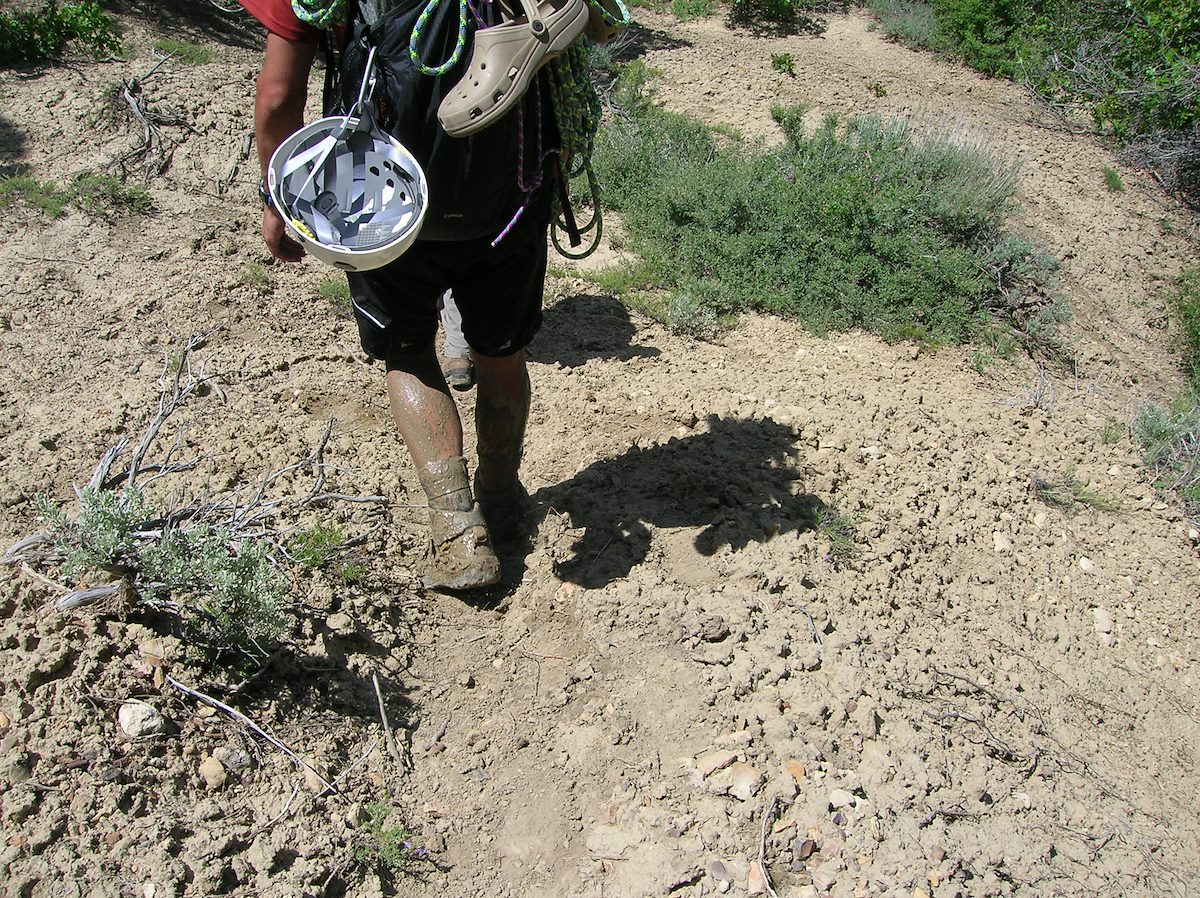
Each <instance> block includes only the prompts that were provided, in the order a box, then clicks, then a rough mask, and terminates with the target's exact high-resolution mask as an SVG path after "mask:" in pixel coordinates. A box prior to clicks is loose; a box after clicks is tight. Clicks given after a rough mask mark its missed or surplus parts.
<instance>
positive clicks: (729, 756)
mask: <svg viewBox="0 0 1200 898" xmlns="http://www.w3.org/2000/svg"><path fill="white" fill-rule="evenodd" d="M736 760H737V752H735V751H729V750H728V749H718V750H716V751H706V752H705V753H704V754H702V755H700V756H698V757H697V758H696V769H697V770H698V771H700V775H701V776H705V777H707V776H711V775H712V774H714V773H716V772H717V771H718V770H721V769H722V768H724V767H728V766H729V765H730V764H732V763H733V762H734V761H736Z"/></svg>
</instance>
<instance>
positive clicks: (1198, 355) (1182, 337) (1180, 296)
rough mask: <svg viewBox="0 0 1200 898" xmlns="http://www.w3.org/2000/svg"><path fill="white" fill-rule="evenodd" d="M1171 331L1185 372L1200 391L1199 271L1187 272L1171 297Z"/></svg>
mask: <svg viewBox="0 0 1200 898" xmlns="http://www.w3.org/2000/svg"><path fill="white" fill-rule="evenodd" d="M1171 330H1172V339H1173V342H1174V344H1175V349H1176V350H1177V351H1178V352H1179V356H1180V358H1181V359H1182V360H1183V370H1184V371H1185V372H1186V373H1187V376H1188V378H1189V380H1190V381H1191V384H1192V388H1193V389H1194V390H1198V391H1200V271H1196V270H1190V271H1185V272H1184V273H1183V274H1182V275H1181V276H1180V278H1179V286H1178V289H1177V290H1176V292H1175V294H1174V296H1172V297H1171Z"/></svg>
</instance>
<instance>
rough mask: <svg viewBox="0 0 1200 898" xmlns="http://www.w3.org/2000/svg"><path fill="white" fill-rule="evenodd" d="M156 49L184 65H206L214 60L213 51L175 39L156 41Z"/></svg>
mask: <svg viewBox="0 0 1200 898" xmlns="http://www.w3.org/2000/svg"><path fill="white" fill-rule="evenodd" d="M154 49H155V50H157V51H158V52H160V53H163V54H167V55H169V56H171V57H172V58H173V59H177V60H179V61H180V62H182V63H183V64H184V65H204V64H205V63H206V62H212V59H213V54H212V50H210V49H208V48H207V47H202V46H200V45H199V44H193V43H190V42H188V41H181V40H175V39H173V38H166V39H164V40H160V41H155V42H154Z"/></svg>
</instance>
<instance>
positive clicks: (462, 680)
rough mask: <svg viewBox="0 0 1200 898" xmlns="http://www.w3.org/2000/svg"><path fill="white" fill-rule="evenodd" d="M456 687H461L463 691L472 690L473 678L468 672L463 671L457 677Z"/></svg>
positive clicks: (473, 686)
mask: <svg viewBox="0 0 1200 898" xmlns="http://www.w3.org/2000/svg"><path fill="white" fill-rule="evenodd" d="M458 685H459V686H462V687H463V688H464V689H474V688H475V677H474V676H473V675H472V674H471V672H470V671H469V670H464V671H463V672H462V673H461V674H460V675H459V677H458Z"/></svg>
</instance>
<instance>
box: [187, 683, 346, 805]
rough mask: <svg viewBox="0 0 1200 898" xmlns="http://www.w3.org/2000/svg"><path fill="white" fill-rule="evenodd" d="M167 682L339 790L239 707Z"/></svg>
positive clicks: (333, 789)
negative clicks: (241, 724) (248, 730)
mask: <svg viewBox="0 0 1200 898" xmlns="http://www.w3.org/2000/svg"><path fill="white" fill-rule="evenodd" d="M167 683H169V684H170V685H171V686H174V687H175V688H176V689H178V690H179V691H180V692H182V693H184V694H185V695H190V696H191V697H192V698H195V699H199V700H200V701H202V702H204V703H205V704H207V705H211V706H212V707H214V708H216V709H217V710H218V711H223V712H225V713H226V714H228V715H229V716H230V717H232V718H233V719H234V720H237V721H239V722H240V723H243V724H245V725H246V726H248V727H249V728H250V729H251V730H253V731H254V732H255V733H257V734H258V735H259V736H261V737H262V738H263V739H265V740H266V741H267V742H269V743H270V744H271V745H273V746H275V748H277V749H279V750H280V751H281V752H283V753H284V754H285V755H287V756H288V757H289V758H291V759H292V760H293V761H294V762H295V763H296V764H297V765H298V766H300V767H303V768H304V769H305V770H307V771H308V772H309V773H311V774H312V775H313V776H315V777H316V778H317V779H318V780H320V782H321V784H322V785H323V786H324V787H325V790H326V792H337V787H336V786H335V785H334V784H333V783H331V782H329V780H327V779H325V777H323V776H321V773H320V771H319V770H317V768H315V767H313V766H312V764H310V763H308V761H306V760H304V758H302V757H300V755H298V754H296V752H294V751H292V749H290V748H288V747H287V746H286V745H284V743H282V742H280V741H279V740H278V739H277V738H275V737H274V736H272V735H271V734H270V733H268V732H267V731H266V730H264V729H263V728H262V727H260V726H259V725H258V724H257V723H255V722H254V721H253V720H251V719H250V718H249V717H247V716H246V715H245V714H243V713H242V712H241V711H239V710H238V709H237V708H233V707H230V706H229V705H227V704H225V703H224V702H223V701H221V700H220V699H216V698H213V697H212V696H211V695H205V694H204V693H203V692H200V691H199V690H196V689H193V688H192V687H191V686H186V685H184V684H183V683H180V682H179V681H178V680H177V679H175V678H174V677H167Z"/></svg>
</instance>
